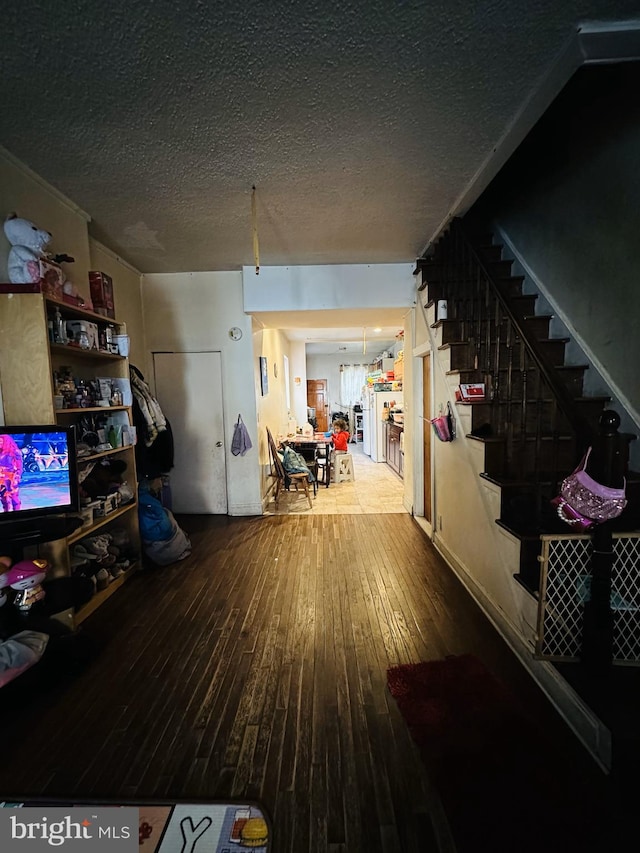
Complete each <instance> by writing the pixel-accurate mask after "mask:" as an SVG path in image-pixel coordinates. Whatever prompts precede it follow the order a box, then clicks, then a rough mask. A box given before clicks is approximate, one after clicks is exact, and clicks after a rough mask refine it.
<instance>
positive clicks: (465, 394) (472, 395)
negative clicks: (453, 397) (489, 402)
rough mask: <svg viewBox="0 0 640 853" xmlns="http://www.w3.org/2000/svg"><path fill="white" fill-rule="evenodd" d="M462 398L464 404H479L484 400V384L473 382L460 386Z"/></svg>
mask: <svg viewBox="0 0 640 853" xmlns="http://www.w3.org/2000/svg"><path fill="white" fill-rule="evenodd" d="M460 396H461V398H462V402H464V403H470V402H472V401H474V400H475V401H477V402H479V401H481V400H484V382H472V383H464V384H462V385H460Z"/></svg>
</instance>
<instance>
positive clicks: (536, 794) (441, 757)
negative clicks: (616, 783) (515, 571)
mask: <svg viewBox="0 0 640 853" xmlns="http://www.w3.org/2000/svg"><path fill="white" fill-rule="evenodd" d="M387 680H388V685H389V689H390V691H391V694H392V695H393V696H394V698H395V700H396V702H397V704H398V707H399V708H400V711H401V713H402V715H403V717H404V719H405V720H406V722H407V724H408V726H409V729H410V731H411V734H412V736H413V738H414V740H415V741H416V743H417V744H418V746H419V747H420V750H421V754H422V757H423V760H424V762H425V765H426V767H427V770H428V773H429V776H430V778H431V780H432V782H433V784H434V786H435V787H436V789H437V791H438V793H439V795H440V797H441V800H442V803H443V807H444V809H445V812H446V815H447V818H448V820H449V824H450V826H451V830H452V833H453V836H454V840H455V842H456V846H457V848H458V853H479V851H484V850H487V851H491V853H502V851H504V853H507V851H508V853H529V851H531V853H533V851H546V853H549V851H564V853H566V851H569V850H581V851H587V850H597V849H600V850H602V849H607V844H606V843H605V839H606V840H608V842H609V843H610V842H611V840H612V837H611V834H610V833H611V831H612V826H611V825H610V821H609V817H608V814H607V813H606V812H608V807H607V804H606V803H603V802H602V801H601V800H598V799H597V798H595V797H594V791H593V790H589V788H588V787H587V786H585V784H584V780H582V779H581V778H579V776H578V774H577V773H576V772H575V769H574V768H573V767H571V766H568V767H567V766H566V761H565V762H564V764H563V758H564V756H560V755H559V754H558V749H557V747H556V746H554V745H553V744H552V743H551V741H550V740H549V739H548V738H547V737H546V736H545V732H544V731H543V730H542V729H541V728H540V727H539V726H538V725H537V723H536V721H535V720H534V719H532V718H531V717H530V716H529V715H528V713H527V710H526V709H525V708H524V707H523V706H522V705H521V704H520V702H519V701H518V699H517V698H516V697H515V696H514V695H513V693H512V692H511V691H510V690H509V689H508V688H507V687H506V686H505V685H504V684H503V683H502V682H501V681H499V680H498V679H497V678H496V677H495V676H494V675H493V674H492V673H491V672H489V670H487V668H486V667H485V666H484V664H483V663H482V662H481V661H480V660H478V658H476V657H474V656H473V655H461V656H457V657H453V656H452V657H447V658H445V659H444V660H436V661H429V662H426V663H419V664H408V665H405V666H397V667H393V668H391V669H389V670H388V673H387ZM576 777H577V778H576ZM603 844H604V846H603ZM609 849H610V848H609Z"/></svg>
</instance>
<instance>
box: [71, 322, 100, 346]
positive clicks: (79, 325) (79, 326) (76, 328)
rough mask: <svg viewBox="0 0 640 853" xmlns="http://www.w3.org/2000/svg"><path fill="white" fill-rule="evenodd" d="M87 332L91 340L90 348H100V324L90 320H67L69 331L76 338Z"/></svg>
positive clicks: (89, 340)
mask: <svg viewBox="0 0 640 853" xmlns="http://www.w3.org/2000/svg"><path fill="white" fill-rule="evenodd" d="M81 332H85V334H86V336H87V340H88V342H89V349H95V350H97V349H100V344H99V341H98V326H97V324H96V323H90V322H89V321H88V320H67V333H68V334H71V335H73V337H74V339H75V340H78V339H79V338H80V333H81Z"/></svg>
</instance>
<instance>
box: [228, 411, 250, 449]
mask: <svg viewBox="0 0 640 853" xmlns="http://www.w3.org/2000/svg"><path fill="white" fill-rule="evenodd" d="M252 446H253V445H252V444H251V439H250V438H249V431H248V430H247V428H246V426H245V425H244V423H243V421H242V417H241V416H240V415H238V420H237V422H236V425H235V427H234V430H233V440H232V442H231V452H232V453H233V455H234V456H237V455H238V454H240V456H244V454H245V453H246V452H247V450H251V448H252Z"/></svg>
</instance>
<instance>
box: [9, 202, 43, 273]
mask: <svg viewBox="0 0 640 853" xmlns="http://www.w3.org/2000/svg"><path fill="white" fill-rule="evenodd" d="M4 233H5V234H6V235H7V240H8V241H9V242H10V243H11V251H10V252H9V263H8V267H9V281H12V282H13V283H14V284H30V283H32V282H37V281H40V261H41V260H45V259H46V255H45V254H44V251H43V250H44V248H45V246H46V245H47V244H48V243H49V240H51V234H50V233H49V232H48V231H43V230H42V228H37V227H36V226H35V225H34V224H33V222H30V221H29V220H28V219H20V218H19V217H18V216H16V214H15V213H10V214H9V216H8V217H7V219H6V220H5V223H4Z"/></svg>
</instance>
